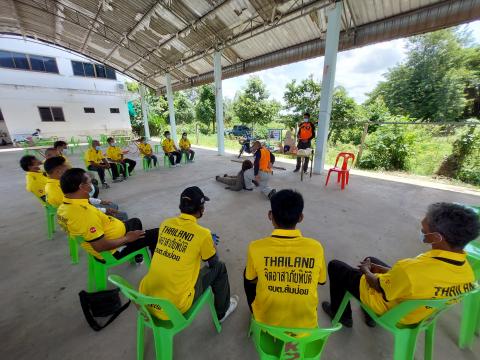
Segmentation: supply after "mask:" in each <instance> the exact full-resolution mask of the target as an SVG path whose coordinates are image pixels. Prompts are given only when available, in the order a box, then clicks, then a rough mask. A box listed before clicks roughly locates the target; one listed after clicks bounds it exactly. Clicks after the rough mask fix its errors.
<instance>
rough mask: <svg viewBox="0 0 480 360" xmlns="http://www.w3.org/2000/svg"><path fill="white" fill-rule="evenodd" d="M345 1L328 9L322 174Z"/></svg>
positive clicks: (318, 155) (318, 162) (318, 156)
mask: <svg viewBox="0 0 480 360" xmlns="http://www.w3.org/2000/svg"><path fill="white" fill-rule="evenodd" d="M342 11H343V2H342V1H338V2H336V3H335V4H334V5H333V7H332V8H330V9H329V10H328V11H327V21H328V23H327V39H326V41H325V59H324V63H323V77H322V92H321V95H320V113H319V114H318V126H317V146H316V149H315V166H314V168H313V171H314V173H315V174H321V173H322V171H323V168H324V166H325V156H326V154H327V137H328V129H329V125H330V114H331V112H332V96H333V85H334V83H335V69H336V67H337V53H338V40H339V37H340V29H341V24H342Z"/></svg>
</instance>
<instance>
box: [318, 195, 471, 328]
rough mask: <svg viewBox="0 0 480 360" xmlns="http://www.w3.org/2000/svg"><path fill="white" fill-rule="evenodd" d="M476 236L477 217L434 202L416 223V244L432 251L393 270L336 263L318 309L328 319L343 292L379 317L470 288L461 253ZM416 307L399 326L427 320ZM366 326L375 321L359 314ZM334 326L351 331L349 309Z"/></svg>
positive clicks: (367, 263) (372, 263)
mask: <svg viewBox="0 0 480 360" xmlns="http://www.w3.org/2000/svg"><path fill="white" fill-rule="evenodd" d="M478 234H479V221H478V216H477V215H476V214H475V213H474V212H473V211H472V210H469V209H467V208H465V207H463V206H461V205H457V204H448V203H436V204H432V205H430V206H429V207H428V210H427V214H426V215H425V218H424V219H423V220H422V222H421V232H420V234H419V235H420V241H421V242H422V243H423V244H428V245H429V246H431V247H432V249H431V250H429V251H427V252H425V253H423V254H420V255H418V256H417V257H415V258H411V259H403V260H400V261H398V262H397V263H396V264H394V265H393V267H391V268H390V267H389V266H388V265H386V264H385V263H383V262H381V261H380V260H378V259H375V258H373V257H369V258H366V259H365V260H364V261H362V262H361V263H360V265H359V268H353V267H351V266H349V265H347V264H345V263H344V262H341V261H339V260H332V261H330V263H329V264H328V276H329V279H330V303H329V302H323V303H322V308H323V310H324V311H325V312H326V313H327V314H328V315H329V316H330V317H332V318H333V317H334V316H335V314H336V312H337V310H338V308H339V306H340V303H341V302H342V299H343V297H344V295H345V292H347V291H348V292H350V293H351V294H352V295H353V296H355V297H356V298H357V299H359V300H360V301H361V302H362V303H364V304H365V305H367V306H368V307H370V308H371V309H372V310H373V311H374V312H375V313H376V314H378V315H381V314H383V313H385V312H387V311H388V310H390V309H392V308H394V307H395V306H397V305H398V304H399V303H401V302H402V301H405V300H412V299H441V298H448V297H452V296H455V295H460V294H461V293H465V292H468V291H470V290H472V289H473V282H474V281H475V278H474V274H473V270H472V268H471V266H470V264H469V263H468V261H467V255H466V253H465V252H464V251H463V248H464V247H465V245H467V244H468V243H469V242H470V241H471V240H473V239H475V238H476V237H477V236H478ZM431 313H432V310H431V309H428V308H426V307H421V308H419V309H417V310H415V311H413V312H411V313H410V314H408V315H407V316H405V317H404V318H403V319H402V320H401V321H400V322H401V323H402V324H403V325H411V324H416V323H418V322H420V321H421V320H423V319H424V318H426V317H427V316H429V315H430V314H431ZM364 315H365V321H366V323H367V325H368V326H371V327H372V326H375V322H374V321H373V320H372V319H371V318H370V317H369V316H368V315H367V314H366V313H365V314H364ZM340 322H341V323H342V324H344V325H345V326H346V327H351V326H352V310H351V309H350V305H348V306H347V308H346V309H345V311H344V312H343V314H342V317H341V319H340Z"/></svg>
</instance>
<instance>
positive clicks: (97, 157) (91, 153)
mask: <svg viewBox="0 0 480 360" xmlns="http://www.w3.org/2000/svg"><path fill="white" fill-rule="evenodd" d="M104 158H105V155H103V152H102V151H101V150H95V149H94V148H89V149H88V150H87V151H86V152H85V162H86V163H87V166H88V165H91V164H90V161H93V162H94V163H95V164H100V163H102V160H103V159H104Z"/></svg>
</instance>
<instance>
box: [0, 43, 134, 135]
mask: <svg viewBox="0 0 480 360" xmlns="http://www.w3.org/2000/svg"><path fill="white" fill-rule="evenodd" d="M0 50H7V51H14V52H20V53H26V54H34V55H42V56H49V57H54V58H55V59H56V62H57V66H58V70H59V74H51V73H43V72H36V71H25V70H17V69H8V68H2V67H0V109H1V111H2V113H3V117H4V119H5V124H6V126H7V128H8V131H9V133H10V136H11V137H12V138H15V136H17V135H27V134H28V135H30V134H31V133H33V131H34V130H35V129H37V128H39V129H41V130H42V136H44V137H50V136H58V137H61V138H65V139H67V140H68V139H69V138H70V137H72V136H75V137H79V136H85V135H92V136H96V135H99V134H111V133H115V132H130V131H131V125H130V117H129V114H128V106H127V102H128V101H129V100H130V99H131V98H132V96H131V95H130V94H128V93H127V92H126V91H125V90H124V89H123V88H124V82H125V80H126V78H125V77H124V76H122V75H121V74H119V73H117V80H111V79H102V78H88V77H81V76H74V75H73V69H72V64H71V61H72V60H77V61H84V62H92V63H93V61H91V60H89V59H87V58H84V57H82V56H79V55H76V54H73V53H70V52H67V51H64V50H61V49H58V48H55V47H50V46H47V45H44V44H40V43H36V42H31V41H24V40H21V39H18V38H17V39H12V38H0ZM39 106H58V107H61V108H62V109H63V114H64V117H65V122H42V121H41V119H40V114H39V111H38V107H39ZM84 107H93V108H95V113H93V114H91V113H85V112H84V110H83V108H84ZM110 108H119V109H120V113H119V114H116V113H113V114H112V113H110Z"/></svg>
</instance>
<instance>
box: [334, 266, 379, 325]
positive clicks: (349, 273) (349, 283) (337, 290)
mask: <svg viewBox="0 0 480 360" xmlns="http://www.w3.org/2000/svg"><path fill="white" fill-rule="evenodd" d="M369 259H370V261H371V262H372V263H374V264H377V265H382V266H387V267H388V265H387V264H385V263H384V262H383V261H381V260H379V259H377V258H374V257H369ZM362 275H363V273H362V272H361V271H360V270H359V269H357V268H353V267H351V266H350V265H348V264H346V263H344V262H343V261H340V260H332V261H330V262H329V263H328V278H329V280H330V306H331V309H332V312H333V313H334V314H336V313H337V310H338V308H339V307H340V304H341V302H342V300H343V297H344V296H345V293H346V292H347V291H348V292H349V293H350V294H352V295H353V296H354V297H355V298H357V299H358V300H360V278H361V277H362ZM341 318H342V319H351V318H352V308H351V307H350V304H348V305H347V307H346V308H345V311H344V312H343V315H342V317H341Z"/></svg>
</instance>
